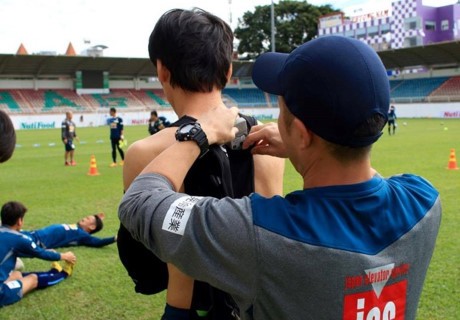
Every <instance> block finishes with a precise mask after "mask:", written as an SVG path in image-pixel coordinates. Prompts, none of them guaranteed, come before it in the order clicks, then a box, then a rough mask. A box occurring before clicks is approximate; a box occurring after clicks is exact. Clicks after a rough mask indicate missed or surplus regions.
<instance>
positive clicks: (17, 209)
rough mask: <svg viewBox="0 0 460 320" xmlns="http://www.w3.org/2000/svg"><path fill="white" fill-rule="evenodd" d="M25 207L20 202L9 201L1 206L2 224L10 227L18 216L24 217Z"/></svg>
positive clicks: (16, 220)
mask: <svg viewBox="0 0 460 320" xmlns="http://www.w3.org/2000/svg"><path fill="white" fill-rule="evenodd" d="M26 212H27V208H26V207H25V206H24V205H23V204H22V203H20V202H17V201H9V202H6V203H5V204H4V205H3V206H2V211H1V213H0V216H1V218H2V225H4V226H9V227H12V226H14V225H15V224H16V223H17V222H18V220H19V219H20V218H24V216H25V215H26Z"/></svg>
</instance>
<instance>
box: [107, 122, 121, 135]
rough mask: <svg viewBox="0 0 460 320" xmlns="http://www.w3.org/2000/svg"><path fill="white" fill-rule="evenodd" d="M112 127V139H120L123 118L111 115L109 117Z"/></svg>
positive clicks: (109, 123)
mask: <svg viewBox="0 0 460 320" xmlns="http://www.w3.org/2000/svg"><path fill="white" fill-rule="evenodd" d="M107 124H108V125H109V127H110V139H120V137H121V133H122V131H123V119H122V118H120V117H110V118H108V119H107Z"/></svg>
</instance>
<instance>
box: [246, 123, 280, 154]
mask: <svg viewBox="0 0 460 320" xmlns="http://www.w3.org/2000/svg"><path fill="white" fill-rule="evenodd" d="M252 145H254V146H253V148H252V153H253V154H266V155H270V156H274V157H279V158H287V156H288V155H287V151H286V148H285V146H284V143H283V140H281V136H280V132H279V130H278V124H276V123H274V122H270V123H266V124H262V125H257V126H253V127H252V128H251V132H249V135H248V136H247V137H246V139H245V140H244V142H243V149H247V148H249V147H250V146H252Z"/></svg>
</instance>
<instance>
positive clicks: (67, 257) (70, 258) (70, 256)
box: [61, 251, 77, 264]
mask: <svg viewBox="0 0 460 320" xmlns="http://www.w3.org/2000/svg"><path fill="white" fill-rule="evenodd" d="M61 260H64V261H67V262H69V263H71V264H75V262H77V257H76V256H75V254H74V253H73V252H72V251H67V252H64V253H61Z"/></svg>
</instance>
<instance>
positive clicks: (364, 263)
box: [119, 36, 441, 320]
mask: <svg viewBox="0 0 460 320" xmlns="http://www.w3.org/2000/svg"><path fill="white" fill-rule="evenodd" d="M252 78H253V81H254V83H255V84H256V85H257V86H258V87H259V88H260V89H262V90H263V91H265V92H268V93H271V94H275V95H277V96H279V99H278V101H279V107H280V115H279V119H278V126H277V125H276V124H273V123H272V124H265V125H261V126H256V127H253V130H252V131H251V133H250V134H249V135H248V137H247V138H246V140H245V141H244V147H248V146H250V145H254V144H255V146H254V148H253V149H252V152H253V153H256V154H271V155H275V156H279V157H287V158H289V159H290V161H291V162H292V164H293V166H294V168H295V169H296V171H297V172H298V173H299V174H300V175H301V177H302V179H303V188H302V189H300V190H297V191H294V192H292V193H289V194H288V195H286V196H285V197H280V196H275V197H271V198H267V197H264V196H263V195H260V194H258V193H253V194H251V195H250V196H249V197H243V198H239V199H232V198H230V197H227V198H224V199H216V198H212V197H194V196H189V195H187V194H184V193H181V191H182V189H181V185H182V183H183V181H184V178H185V176H186V174H187V172H188V170H189V169H190V168H191V166H192V165H193V163H194V161H195V160H196V159H197V158H198V157H199V156H200V154H202V153H203V148H205V146H206V143H207V144H212V143H225V142H226V141H229V140H231V139H233V137H234V136H235V133H236V130H235V129H234V128H233V124H234V121H235V118H236V117H237V112H238V111H237V110H236V109H234V108H232V109H230V110H229V109H226V108H223V107H221V106H216V107H215V108H214V109H212V110H209V112H208V113H206V114H202V115H201V116H200V117H199V118H198V120H197V121H198V123H199V124H200V128H199V129H197V131H198V132H197V133H196V134H201V135H203V136H205V137H206V140H207V141H205V142H199V141H194V140H187V141H182V140H180V139H178V140H177V141H176V142H172V143H170V146H169V148H167V149H166V150H164V151H163V152H162V153H161V154H160V155H158V156H157V157H156V158H155V159H153V161H151V162H150V163H149V164H148V165H147V166H146V167H145V168H144V169H143V171H142V172H141V174H140V175H139V176H138V177H137V178H136V179H135V180H134V181H133V182H132V183H131V185H130V187H129V189H128V190H127V191H126V193H125V195H124V197H123V200H122V202H121V204H120V207H119V217H120V220H121V222H122V223H123V224H124V225H125V227H126V228H127V229H128V230H129V231H130V232H131V233H132V235H133V237H134V238H135V239H139V240H140V241H142V243H144V245H146V246H147V247H148V248H149V249H151V250H152V251H153V252H155V254H157V255H158V256H159V257H160V258H161V259H163V260H164V261H168V262H170V263H172V264H174V265H175V266H177V267H178V268H179V269H180V270H181V271H183V272H184V273H185V274H188V275H190V276H191V277H194V278H197V279H202V280H203V281H207V282H209V283H211V284H212V285H213V286H215V287H218V288H220V289H222V290H224V291H226V292H228V293H230V294H231V295H232V296H233V298H234V299H235V300H236V302H237V303H238V305H239V307H240V311H241V313H240V315H241V318H242V319H264V320H265V319H293V320H296V319H299V320H302V319H307V318H308V319H370V318H372V319H376V318H379V317H380V315H382V318H385V317H386V318H388V319H390V318H391V319H410V320H413V319H415V318H416V312H417V306H418V301H419V299H420V295H421V292H422V288H423V283H424V280H425V277H426V273H427V270H428V266H429V263H430V260H431V257H432V254H433V250H434V248H435V243H436V238H437V235H438V231H439V226H440V222H441V203H440V197H439V193H438V191H437V190H436V189H435V188H434V187H433V186H432V185H431V184H430V183H429V182H428V181H427V180H425V179H424V178H422V177H420V176H416V175H413V174H402V175H396V176H392V177H389V178H383V177H382V176H380V175H379V174H378V173H377V172H376V171H375V170H374V169H373V168H372V166H371V160H370V155H371V148H372V145H373V144H374V143H375V142H376V141H377V140H378V139H379V137H380V136H381V135H382V130H383V128H384V126H385V124H386V121H387V113H388V105H389V100H390V85H389V80H388V76H387V73H386V70H385V67H384V66H383V63H382V62H381V60H380V58H379V56H378V55H377V54H376V52H375V51H374V50H373V49H372V48H371V47H369V46H368V45H367V44H364V43H363V42H361V41H359V40H356V39H352V38H348V37H340V36H325V37H320V38H317V39H314V40H311V41H309V42H307V43H305V44H303V45H301V46H299V47H298V48H297V49H295V50H294V51H293V52H291V53H290V54H284V53H274V52H273V53H272V52H270V53H265V54H263V55H261V56H260V57H259V58H258V59H257V60H256V62H255V64H254V68H253V75H252ZM203 146H204V147H203ZM171 219H174V220H177V223H176V225H179V226H180V228H177V229H172V230H171V229H170V226H169V222H170V221H171Z"/></svg>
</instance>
